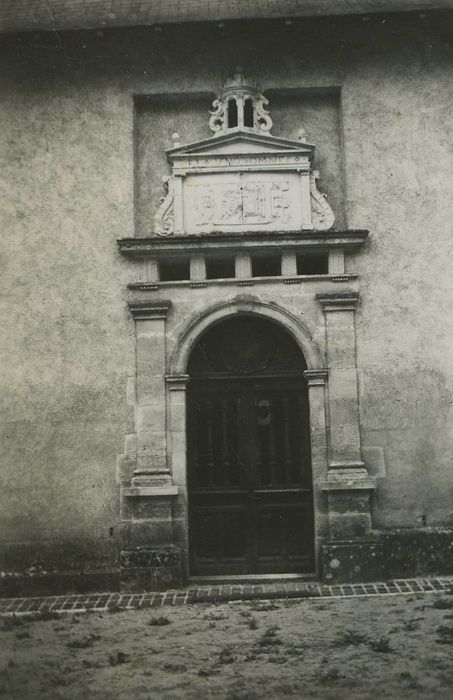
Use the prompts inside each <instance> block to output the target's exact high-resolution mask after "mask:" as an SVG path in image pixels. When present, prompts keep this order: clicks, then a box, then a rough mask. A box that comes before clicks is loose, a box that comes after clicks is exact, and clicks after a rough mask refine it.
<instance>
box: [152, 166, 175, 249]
mask: <svg viewBox="0 0 453 700" xmlns="http://www.w3.org/2000/svg"><path fill="white" fill-rule="evenodd" d="M162 182H163V183H164V187H165V189H166V190H167V194H166V196H165V197H161V198H160V207H159V209H158V210H157V212H156V215H155V217H154V232H155V233H156V234H157V235H158V236H171V234H172V233H174V231H175V215H174V200H175V189H174V180H173V178H172V177H171V176H170V177H169V176H165V177H163V178H162Z"/></svg>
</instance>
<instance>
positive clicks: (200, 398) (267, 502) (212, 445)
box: [188, 376, 314, 575]
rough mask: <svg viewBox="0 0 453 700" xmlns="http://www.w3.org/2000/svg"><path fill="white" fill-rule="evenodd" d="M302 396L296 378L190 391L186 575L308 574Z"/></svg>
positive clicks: (247, 380)
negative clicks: (188, 560)
mask: <svg viewBox="0 0 453 700" xmlns="http://www.w3.org/2000/svg"><path fill="white" fill-rule="evenodd" d="M306 393H307V392H306V387H305V384H304V382H303V379H302V378H301V377H300V376H299V377H293V378H288V377H279V378H270V377H263V378H253V377H241V378H240V379H237V378H234V377H233V378H231V377H230V378H228V377H222V378H221V379H210V378H205V379H200V380H194V381H193V382H192V384H191V386H190V390H189V400H188V465H189V469H188V477H189V522H190V533H189V535H190V537H189V539H190V555H191V573H193V574H198V575H202V574H215V573H219V574H234V573H236V574H239V573H283V572H287V573H289V572H298V571H300V572H302V571H312V570H313V567H314V557H313V503H312V491H311V469H310V445H309V432H308V403H307V397H306Z"/></svg>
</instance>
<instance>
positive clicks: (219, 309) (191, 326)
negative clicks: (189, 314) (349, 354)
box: [170, 298, 323, 375]
mask: <svg viewBox="0 0 453 700" xmlns="http://www.w3.org/2000/svg"><path fill="white" fill-rule="evenodd" d="M236 314H242V315H245V314H250V315H254V316H258V317H261V318H266V319H268V320H270V321H273V322H274V323H277V324H278V325H280V326H281V327H282V328H283V329H284V330H286V331H287V332H288V333H289V334H290V335H291V336H292V337H293V338H294V340H295V341H296V343H297V344H298V346H299V347H300V349H301V351H302V353H303V355H304V357H305V362H306V363H307V368H308V369H322V367H323V361H322V355H321V352H320V350H319V347H318V345H317V343H316V341H315V340H314V338H313V336H312V335H311V333H310V331H309V330H308V329H307V327H306V325H305V324H304V323H303V322H302V321H301V320H300V319H299V318H297V317H296V316H295V315H294V314H293V313H291V312H290V311H288V310H287V309H284V308H282V307H281V306H279V305H277V304H275V303H269V302H263V301H259V300H257V299H254V298H248V299H244V298H238V299H235V300H232V301H229V302H225V303H223V304H216V305H215V306H211V307H210V308H209V309H206V311H204V313H202V314H201V315H200V314H197V315H196V317H193V318H192V319H190V321H189V323H188V324H187V326H186V328H185V330H184V331H183V332H182V334H181V336H180V338H179V342H178V345H177V347H176V350H175V352H174V354H173V357H172V359H171V362H170V372H171V374H172V375H182V374H185V373H186V369H187V364H188V361H189V357H190V353H191V351H192V348H193V347H194V345H195V343H196V342H197V341H198V339H199V338H200V337H201V335H202V334H203V333H204V332H205V331H206V330H207V329H208V328H209V327H210V326H211V325H212V324H215V323H219V322H220V321H223V320H225V319H227V318H231V317H232V316H235V315H236Z"/></svg>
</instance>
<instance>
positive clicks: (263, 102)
mask: <svg viewBox="0 0 453 700" xmlns="http://www.w3.org/2000/svg"><path fill="white" fill-rule="evenodd" d="M268 104H269V100H268V99H266V98H265V97H264V95H260V97H259V98H258V99H257V100H256V102H255V119H256V127H257V128H258V129H259V131H265V132H268V131H270V130H271V129H272V119H271V116H270V114H269V112H268V111H267V109H266V107H267V105H268Z"/></svg>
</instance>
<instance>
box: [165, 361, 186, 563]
mask: <svg viewBox="0 0 453 700" xmlns="http://www.w3.org/2000/svg"><path fill="white" fill-rule="evenodd" d="M166 382H167V388H168V402H169V405H168V411H169V420H168V424H169V436H170V440H171V444H170V445H169V453H170V455H171V474H172V480H173V483H174V484H175V486H176V487H177V488H178V492H179V498H178V501H177V503H176V504H175V508H174V512H173V532H174V541H175V542H176V543H177V544H178V545H179V546H180V547H181V549H182V551H184V552H185V553H186V559H187V553H188V548H189V543H188V525H189V522H188V520H189V518H188V503H187V437H186V390H187V384H188V382H189V375H188V374H170V375H167V376H166ZM187 567H188V562H187V561H186V568H187Z"/></svg>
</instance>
